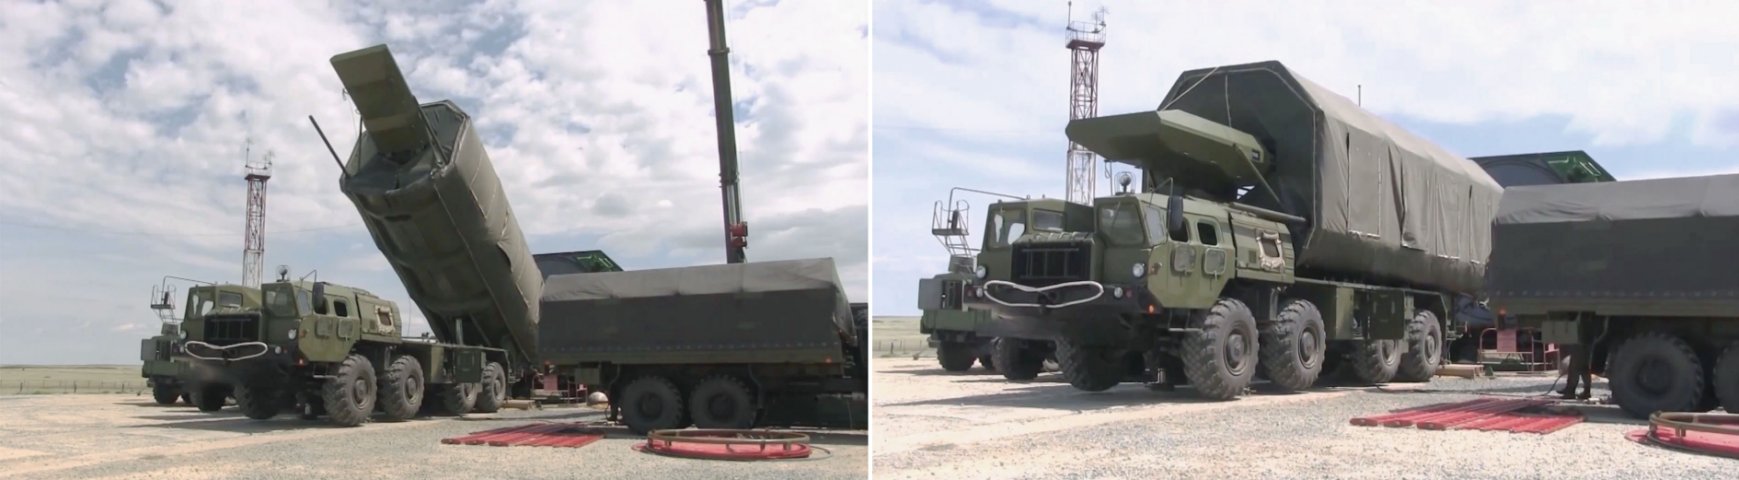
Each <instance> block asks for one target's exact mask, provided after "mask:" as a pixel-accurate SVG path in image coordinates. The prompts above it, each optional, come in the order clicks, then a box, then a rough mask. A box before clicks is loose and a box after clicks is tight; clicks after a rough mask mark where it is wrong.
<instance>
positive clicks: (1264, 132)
mask: <svg viewBox="0 0 1739 480" xmlns="http://www.w3.org/2000/svg"><path fill="white" fill-rule="evenodd" d="M1161 105H1162V106H1161V108H1160V110H1161V111H1160V112H1159V113H1158V115H1156V114H1155V113H1154V112H1145V113H1138V114H1128V115H1117V116H1110V117H1100V118H1089V119H1081V120H1076V121H1073V122H1070V124H1069V127H1068V130H1067V132H1068V134H1069V138H1070V139H1071V140H1073V141H1075V142H1076V143H1079V144H1081V145H1082V146H1085V147H1087V148H1089V149H1092V150H1093V151H1094V152H1095V153H1098V154H1100V155H1102V156H1104V157H1105V158H1106V159H1109V160H1113V161H1122V162H1126V163H1132V164H1135V165H1137V166H1140V167H1142V168H1143V170H1144V173H1145V175H1146V176H1147V177H1148V179H1147V182H1148V186H1149V187H1152V186H1157V185H1158V184H1159V183H1161V182H1163V180H1164V179H1165V178H1168V177H1178V178H1180V179H1188V181H1185V182H1183V183H1184V184H1185V185H1186V186H1188V187H1190V188H1192V189H1198V190H1207V191H1205V192H1201V191H1198V192H1197V194H1206V195H1208V196H1210V197H1217V198H1220V199H1224V200H1231V199H1232V198H1227V197H1233V198H1236V202H1237V203H1242V204H1247V205H1252V206H1256V207H1260V208H1264V209H1267V210H1273V211H1277V212H1281V213H1285V214H1289V215H1294V216H1297V217H1302V218H1303V219H1304V220H1305V223H1304V224H1303V225H1294V230H1293V232H1292V233H1293V235H1292V243H1293V245H1294V247H1295V248H1296V249H1297V251H1298V265H1299V268H1300V269H1301V270H1303V271H1305V272H1301V274H1302V273H1313V274H1314V275H1315V276H1320V277H1329V278H1349V279H1358V280H1363V281H1367V282H1376V283H1404V284H1407V285H1410V286H1413V287H1425V288H1433V289H1446V290H1452V291H1461V292H1470V291H1476V290H1478V289H1479V287H1480V283H1481V281H1482V278H1483V274H1484V268H1485V261H1486V256H1487V253H1488V252H1489V251H1490V249H1491V244H1490V233H1491V224H1490V221H1491V218H1492V215H1493V214H1494V213H1495V212H1496V211H1497V206H1498V200H1499V198H1500V196H1501V195H1502V193H1503V189H1502V187H1500V186H1499V185H1498V184H1497V182H1495V181H1493V180H1492V178H1491V177H1490V176H1489V175H1487V174H1486V173H1485V171H1483V170H1481V169H1480V168H1479V166H1477V165H1475V164H1474V163H1472V162H1470V161H1468V160H1467V159H1465V158H1462V157H1460V156H1457V155H1455V154H1453V153H1450V152H1448V151H1447V150H1444V149H1443V148H1441V147H1439V146H1437V145H1436V144H1433V143H1431V142H1428V141H1425V140H1423V139H1421V138H1419V137H1417V136H1414V135H1413V134H1412V133H1409V132H1407V131H1405V130H1403V129H1401V128H1400V127H1398V126H1395V125H1394V124H1391V123H1389V122H1388V121H1386V120H1383V119H1381V118H1378V117H1377V116H1375V115H1372V114H1371V113H1370V112H1368V111H1365V110H1364V109H1363V108H1360V107H1359V106H1358V105H1357V104H1355V103H1354V102H1353V101H1351V100H1349V99H1347V98H1346V97H1343V96H1341V95H1339V94H1336V93H1334V92H1332V91H1329V90H1328V89H1325V88H1323V87H1321V86H1318V85H1316V84H1315V83H1313V82H1311V81H1309V80H1307V79H1305V78H1303V77H1300V76H1298V75H1297V74H1295V73H1293V72H1292V71H1291V70H1289V69H1287V68H1286V66H1284V65H1282V64H1280V62H1274V61H1269V62H1258V63H1249V64H1243V65H1231V66H1221V67H1214V68H1204V69H1198V70H1192V71H1188V72H1184V73H1183V74H1182V75H1180V76H1179V78H1178V80H1177V82H1176V84H1174V85H1173V86H1172V89H1171V91H1170V93H1168V94H1167V95H1166V97H1165V101H1164V103H1162V104H1161ZM1179 113H1184V114H1187V115H1179ZM1149 117H1150V118H1149ZM1192 117H1193V118H1192ZM1201 120H1206V121H1205V122H1204V121H1201ZM1119 122H1121V123H1123V124H1122V125H1118V124H1117V123H1119ZM1215 124H1218V125H1215ZM1162 126H1163V127H1169V128H1162ZM1225 127H1229V129H1228V128H1225ZM1156 132H1169V133H1170V135H1171V136H1170V137H1168V136H1167V133H1159V134H1157V135H1156ZM1244 134H1247V136H1246V135H1244ZM1203 138H1223V139H1229V140H1230V141H1228V142H1227V143H1214V142H1204V141H1202V140H1201V139H1203ZM1243 141H1248V142H1252V143H1253V144H1254V145H1257V146H1259V147H1260V148H1259V149H1256V150H1255V151H1243V150H1244V149H1247V148H1242V147H1247V146H1246V145H1242V144H1243V143H1244V142H1243ZM1191 142H1193V143H1191ZM1234 148H1239V150H1238V151H1236V152H1233V150H1230V149H1234ZM1180 149H1181V150H1183V151H1187V152H1190V155H1189V156H1190V157H1191V158H1190V159H1193V160H1196V161H1194V162H1191V161H1178V159H1177V158H1167V157H1164V156H1165V155H1172V153H1170V152H1174V151H1177V150H1180ZM1262 151H1266V152H1267V154H1268V155H1266V156H1264V155H1261V152H1262ZM1229 152H1230V153H1239V154H1243V155H1246V156H1252V157H1253V159H1252V160H1251V161H1250V162H1248V163H1242V164H1241V162H1224V161H1218V160H1208V159H1207V158H1208V157H1214V158H1228V157H1227V155H1228V153H1229ZM1204 162H1209V163H1215V165H1205V164H1204ZM1240 187H1248V188H1250V190H1249V191H1248V193H1246V194H1243V195H1242V196H1237V194H1236V193H1235V192H1234V190H1236V189H1237V188H1240ZM1162 192H1163V190H1162ZM1183 192H1184V190H1182V189H1180V193H1183Z"/></svg>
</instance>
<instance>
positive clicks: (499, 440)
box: [441, 423, 604, 448]
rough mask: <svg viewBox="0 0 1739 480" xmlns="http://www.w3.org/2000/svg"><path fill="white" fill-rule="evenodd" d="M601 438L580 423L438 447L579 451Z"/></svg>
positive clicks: (494, 433)
mask: <svg viewBox="0 0 1739 480" xmlns="http://www.w3.org/2000/svg"><path fill="white" fill-rule="evenodd" d="M603 438H604V432H603V431H601V430H598V429H596V428H593V427H592V426H589V425H586V424H583V423H534V424H531V425H520V426H517V427H506V428H497V429H494V430H485V431H481V432H475V433H472V434H470V435H464V436H459V437H452V438H443V439H441V443H445V444H448V445H489V446H491V447H564V448H579V447H584V446H586V445H591V444H592V442H596V441H598V440H601V439H603Z"/></svg>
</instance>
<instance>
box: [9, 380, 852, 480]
mask: <svg viewBox="0 0 1739 480" xmlns="http://www.w3.org/2000/svg"><path fill="white" fill-rule="evenodd" d="M602 419H603V413H602V410H598V409H591V408H584V407H579V408H548V409H544V410H530V411H518V410H504V411H503V412H501V413H498V414H494V415H489V416H474V417H473V418H466V419H457V418H448V417H442V418H427V419H417V420H413V421H409V422H401V423H370V424H365V425H363V426H361V427H356V428H338V427H332V426H329V425H328V424H327V423H325V422H324V421H305V420H301V419H298V418H297V417H296V416H295V415H293V414H285V415H280V416H279V417H278V418H275V419H272V420H268V421H255V420H250V419H248V418H245V417H242V416H241V414H240V413H239V412H236V411H235V407H234V406H233V405H232V406H230V407H227V408H225V409H224V410H223V411H221V412H217V413H214V414H205V413H200V412H199V411H198V410H196V409H194V408H193V407H192V406H188V405H173V406H161V405H157V404H155V403H152V402H151V400H150V396H149V395H145V396H134V395H9V396H0V477H6V478H92V479H95V478H102V479H109V478H115V479H120V478H165V479H176V480H182V479H188V478H491V479H496V478H575V477H585V478H756V479H761V478H802V479H811V478H816V479H819V478H859V479H861V478H864V477H866V476H867V475H868V459H867V457H868V451H867V439H866V432H863V431H855V432H826V433H818V432H811V433H810V435H811V437H812V438H813V442H814V446H816V447H820V448H821V449H825V450H826V451H820V450H818V451H817V452H816V454H815V456H814V457H812V458H811V459H806V460H794V461H780V462H776V463H768V462H726V461H708V460H691V459H679V458H668V457H661V456H656V455H651V454H645V453H640V452H636V451H634V450H633V449H632V446H633V445H635V444H639V443H643V442H644V438H645V437H641V436H636V435H633V434H631V433H629V432H627V431H626V430H625V429H621V428H611V429H609V430H608V431H609V432H610V434H609V435H607V436H606V437H605V439H604V440H602V441H599V442H597V443H593V444H591V445H588V446H586V447H582V448H578V449H566V448H563V449H556V448H549V447H489V446H460V445H443V444H441V443H440V440H441V439H442V438H447V437H455V436H460V435H465V434H468V433H472V432H478V431H483V430H490V429H495V428H501V427H508V426H516V425H524V424H528V423H535V422H598V421H602Z"/></svg>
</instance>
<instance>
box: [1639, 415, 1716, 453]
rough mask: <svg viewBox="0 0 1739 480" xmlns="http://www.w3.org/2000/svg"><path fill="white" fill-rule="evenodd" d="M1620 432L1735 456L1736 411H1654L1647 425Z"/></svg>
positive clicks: (1652, 442)
mask: <svg viewBox="0 0 1739 480" xmlns="http://www.w3.org/2000/svg"><path fill="white" fill-rule="evenodd" d="M1624 436H1625V437H1626V438H1629V439H1630V440H1631V441H1633V442H1637V443H1642V444H1649V445H1658V446H1662V447H1667V448H1672V449H1676V450H1685V451H1690V452H1696V453H1705V454H1709V455H1717V456H1722V457H1729V458H1739V415H1731V414H1729V415H1721V414H1710V413H1703V414H1698V413H1675V412H1655V414H1654V415H1650V416H1649V419H1648V428H1643V429H1637V430H1632V431H1630V432H1627V433H1625V434H1624Z"/></svg>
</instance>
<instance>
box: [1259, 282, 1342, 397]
mask: <svg viewBox="0 0 1739 480" xmlns="http://www.w3.org/2000/svg"><path fill="white" fill-rule="evenodd" d="M1325 331H1326V329H1325V328H1324V327H1323V323H1322V312H1321V311H1320V310H1317V308H1316V305H1314V304H1312V303H1310V302H1308V301H1305V300H1292V301H1289V302H1287V303H1286V306H1285V307H1283V308H1281V310H1280V315H1279V316H1278V317H1277V318H1275V319H1274V321H1272V322H1269V323H1268V324H1267V325H1266V326H1265V327H1264V328H1263V329H1262V339H1261V340H1262V342H1261V344H1262V347H1261V349H1260V352H1261V357H1262V358H1261V362H1260V364H1261V365H1262V371H1263V372H1264V373H1267V374H1268V381H1269V383H1270V384H1272V385H1274V386H1276V387H1280V388H1281V389H1285V390H1304V389H1307V388H1310V387H1311V386H1312V385H1315V384H1316V379H1317V378H1318V377H1320V376H1322V365H1323V360H1324V358H1325V356H1326V355H1327V354H1328V336H1327V334H1326V333H1325Z"/></svg>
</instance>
